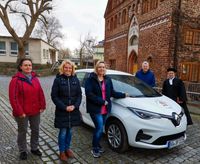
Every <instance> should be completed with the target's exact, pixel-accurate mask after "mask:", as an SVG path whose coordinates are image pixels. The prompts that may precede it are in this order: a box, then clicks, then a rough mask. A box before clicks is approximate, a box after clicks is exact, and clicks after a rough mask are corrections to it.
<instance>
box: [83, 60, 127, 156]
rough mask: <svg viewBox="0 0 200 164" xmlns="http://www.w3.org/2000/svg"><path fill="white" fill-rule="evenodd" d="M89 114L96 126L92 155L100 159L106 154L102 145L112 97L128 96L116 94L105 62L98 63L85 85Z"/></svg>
mask: <svg viewBox="0 0 200 164" xmlns="http://www.w3.org/2000/svg"><path fill="white" fill-rule="evenodd" d="M85 94H86V106H87V112H88V113H89V114H90V117H91V119H92V121H93V123H94V125H95V130H94V133H93V140H92V147H93V148H92V150H91V153H92V155H93V157H94V158H99V157H100V156H101V154H102V153H103V152H104V149H103V148H102V147H101V145H100V140H101V137H102V133H103V127H104V125H105V121H106V118H107V116H108V114H109V113H110V111H111V105H112V104H111V100H110V98H111V97H114V98H125V97H126V96H128V94H125V93H121V92H116V91H115V90H114V88H113V84H112V81H111V79H110V78H109V77H108V76H106V65H105V62H104V61H98V62H97V63H96V65H95V68H94V72H92V73H91V74H90V76H89V77H88V79H87V80H86V83H85Z"/></svg>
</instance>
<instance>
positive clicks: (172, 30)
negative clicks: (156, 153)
mask: <svg viewBox="0 0 200 164" xmlns="http://www.w3.org/2000/svg"><path fill="white" fill-rule="evenodd" d="M136 2H137V1H135V0H125V1H124V2H123V3H121V4H120V5H118V6H116V7H115V8H113V9H112V10H111V11H109V12H107V13H105V20H106V22H107V20H109V19H110V18H111V17H113V18H114V16H115V15H116V14H117V15H118V13H119V12H122V11H123V10H124V9H128V7H129V6H131V5H133V4H134V3H135V6H136V8H135V11H134V12H132V14H133V13H134V14H135V16H136V18H137V20H138V24H139V29H140V31H139V45H138V68H140V66H141V63H142V62H143V61H144V60H147V58H148V57H151V58H152V62H151V63H150V67H151V69H152V70H153V71H154V73H155V75H156V79H157V82H158V83H162V81H163V80H164V79H165V78H166V69H167V68H168V67H169V66H173V65H174V53H175V51H174V48H175V35H176V32H177V31H176V23H177V21H178V20H180V21H181V23H180V26H179V29H178V30H179V31H178V35H177V36H178V40H177V43H178V44H177V61H178V63H177V64H178V66H180V63H181V62H182V61H193V60H195V61H196V60H197V61H199V60H200V53H197V52H200V46H193V47H191V46H189V47H187V46H185V45H184V29H185V26H186V25H187V24H188V21H183V20H181V19H182V18H180V19H177V17H176V16H175V14H176V12H175V11H176V10H177V8H178V2H179V0H164V1H162V2H160V1H159V3H158V7H157V8H156V9H153V10H151V11H149V12H148V13H145V14H142V13H141V11H142V10H141V4H137V3H136ZM199 6H200V0H182V5H181V15H182V16H183V14H184V15H188V16H190V17H193V18H196V19H194V20H190V19H189V20H190V21H193V22H192V23H191V24H189V25H190V27H192V26H193V27H194V28H195V27H196V28H198V29H200V18H198V20H199V21H198V22H199V24H198V23H194V22H195V21H196V22H197V17H199V15H200V7H199ZM162 16H163V17H166V19H167V21H166V22H165V23H160V24H157V25H155V24H156V23H158V22H159V21H160V20H162V19H164V18H163V17H162ZM129 23H130V17H128V16H127V22H126V23H125V24H124V25H118V27H117V28H116V29H114V30H112V31H108V30H106V32H105V61H106V62H107V63H109V60H110V59H114V60H116V69H117V70H122V71H127V64H128V63H127V62H128V61H127V55H128V54H127V49H128V41H127V38H128V37H127V35H128V30H129ZM107 26H108V24H107V23H106V29H107ZM122 36H124V37H122ZM183 45H184V46H183ZM193 52H196V53H193Z"/></svg>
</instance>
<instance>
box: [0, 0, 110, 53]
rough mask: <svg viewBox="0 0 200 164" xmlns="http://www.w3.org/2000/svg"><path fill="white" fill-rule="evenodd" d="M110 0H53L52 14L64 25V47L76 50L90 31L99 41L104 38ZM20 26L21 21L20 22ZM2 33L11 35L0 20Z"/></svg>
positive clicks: (0, 31)
mask: <svg viewBox="0 0 200 164" xmlns="http://www.w3.org/2000/svg"><path fill="white" fill-rule="evenodd" d="M107 1H108V0H53V10H52V15H53V16H55V17H56V18H58V19H59V21H60V23H61V25H62V27H63V28H62V33H63V34H64V39H63V42H62V47H63V48H70V50H74V49H75V48H78V47H79V45H80V38H84V36H87V35H88V33H89V34H90V36H92V37H94V38H96V40H97V41H101V40H103V39H104V29H105V28H104V26H105V23H104V22H105V21H104V12H105V9H106V5H107ZM18 26H20V23H18ZM0 35H9V33H8V32H7V30H6V29H5V27H4V25H3V23H2V21H1V20H0Z"/></svg>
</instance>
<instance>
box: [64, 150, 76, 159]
mask: <svg viewBox="0 0 200 164" xmlns="http://www.w3.org/2000/svg"><path fill="white" fill-rule="evenodd" d="M65 154H66V156H67V157H69V158H74V153H73V151H72V150H71V149H68V150H66V151H65Z"/></svg>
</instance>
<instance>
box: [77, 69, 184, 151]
mask: <svg viewBox="0 0 200 164" xmlns="http://www.w3.org/2000/svg"><path fill="white" fill-rule="evenodd" d="M92 71H93V69H81V70H77V71H76V74H77V77H78V79H79V80H80V83H81V87H82V94H83V97H82V102H81V105H80V111H81V113H82V118H83V122H84V123H86V124H87V125H89V126H92V127H94V124H93V122H92V120H91V118H90V115H89V114H88V113H87V111H86V97H85V89H84V85H85V80H86V79H87V77H88V75H89V74H90V72H92ZM106 75H108V76H109V77H110V78H111V79H112V82H113V87H114V89H115V90H116V91H121V92H125V93H128V94H129V95H130V97H126V98H123V99H112V110H111V113H110V114H109V117H108V119H107V121H106V124H105V133H106V136H107V140H108V144H109V146H110V148H111V149H113V150H114V151H117V152H123V151H125V150H127V149H128V147H129V146H133V147H139V148H147V149H162V148H169V149H170V148H173V147H176V146H178V145H180V144H182V143H184V141H185V140H186V128H187V120H186V117H185V114H184V112H183V109H182V108H181V106H179V105H178V104H177V103H176V102H174V101H173V100H171V99H170V98H168V97H166V96H164V95H161V94H160V93H158V92H157V91H155V90H154V89H152V88H151V87H149V86H148V85H147V84H145V83H144V82H142V81H141V80H139V79H137V78H136V77H134V76H133V75H131V74H128V73H125V72H120V71H114V70H107V72H106Z"/></svg>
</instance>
